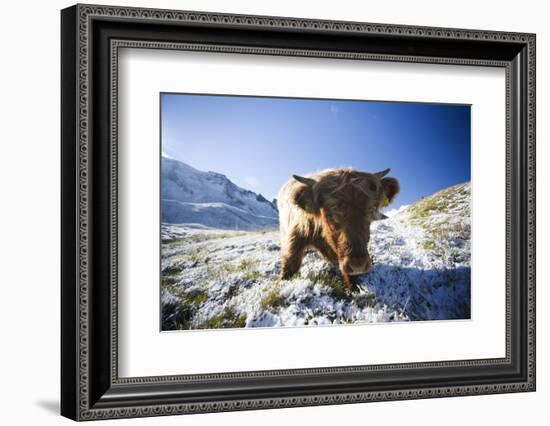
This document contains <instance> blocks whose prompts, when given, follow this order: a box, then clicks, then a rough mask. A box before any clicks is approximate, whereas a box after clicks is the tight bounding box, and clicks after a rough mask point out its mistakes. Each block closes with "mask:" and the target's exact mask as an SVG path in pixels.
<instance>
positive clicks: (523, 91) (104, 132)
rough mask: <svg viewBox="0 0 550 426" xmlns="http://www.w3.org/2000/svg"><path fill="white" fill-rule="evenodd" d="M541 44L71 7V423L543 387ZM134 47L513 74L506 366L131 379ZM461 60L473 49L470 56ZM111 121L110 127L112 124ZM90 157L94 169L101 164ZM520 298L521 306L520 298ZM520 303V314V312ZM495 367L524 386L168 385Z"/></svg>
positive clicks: (67, 257)
mask: <svg viewBox="0 0 550 426" xmlns="http://www.w3.org/2000/svg"><path fill="white" fill-rule="evenodd" d="M127 23H139V24H140V25H141V26H142V27H143V28H144V30H143V31H153V32H154V31H158V30H159V29H160V28H161V27H164V28H166V27H168V26H171V27H172V28H174V26H175V25H176V26H178V27H179V28H191V29H196V28H199V29H204V28H210V27H216V28H223V29H226V30H227V31H228V32H230V33H231V32H232V31H234V32H235V33H237V32H242V33H246V31H243V30H247V29H248V30H254V31H256V32H258V31H260V32H261V31H275V32H277V34H279V33H280V34H285V35H288V37H289V39H285V41H284V43H287V44H292V43H291V42H290V41H289V40H290V38H292V37H296V38H298V39H299V37H300V35H301V34H307V33H308V32H314V33H315V34H326V36H327V37H329V38H330V37H332V36H335V35H342V34H344V35H350V38H349V40H351V41H350V42H349V46H350V47H349V49H346V48H345V46H342V48H341V49H340V45H338V42H337V41H336V40H335V41H334V45H335V46H337V47H338V49H327V50H325V49H318V48H314V47H313V48H300V47H293V46H288V47H278V46H273V47H271V46H270V47H265V46H261V47H260V46H251V45H246V44H244V43H243V42H240V43H239V44H232V43H229V44H223V45H222V44H219V43H212V42H210V41H208V40H206V41H204V42H203V41H201V42H196V41H194V40H191V41H181V40H176V39H170V38H166V34H161V35H160V36H159V40H158V41H152V40H144V39H140V38H134V36H135V34H134V33H130V32H128V33H127V34H126V33H124V28H123V26H124V24H127ZM96 24H97V25H96ZM102 25H104V26H105V27H102ZM119 25H120V27H119ZM105 28H106V29H105ZM149 28H150V29H149ZM103 32H105V33H109V36H104V35H103ZM138 32H139V31H138ZM120 33H124V35H125V37H124V39H122V38H121V37H120V38H117V37H116V34H120ZM168 36H170V33H168ZM94 37H96V38H94ZM163 37H164V38H163ZM193 37H195V36H193ZM193 37H191V38H193ZM235 37H238V36H235ZM354 37H372V38H371V39H372V40H378V42H377V43H378V44H376V43H373V46H372V47H371V48H370V49H371V51H367V52H365V51H356V50H354V49H353V40H354ZM195 38H196V37H195ZM242 38H243V40H245V39H246V36H245V35H243V36H242ZM380 40H381V41H380ZM384 40H386V41H388V40H389V41H392V42H394V41H396V40H399V41H401V42H402V43H405V44H406V43H408V45H409V46H410V45H411V44H416V43H420V44H422V43H424V45H425V46H428V47H429V49H428V48H426V49H424V50H422V48H419V49H418V50H422V51H423V52H424V51H425V52H429V51H434V52H435V51H437V46H438V44H442V45H445V43H450V44H448V45H449V46H450V45H453V46H461V43H464V45H467V46H479V49H478V51H479V53H478V51H474V52H471V54H470V56H469V57H460V56H441V55H440V56H438V55H429V54H419V55H406V54H402V53H396V52H395V51H394V52H385V53H384V48H385V47H384V46H386V45H385V44H384ZM535 41H536V40H535V35H533V34H522V33H510V32H506V33H505V32H496V31H479V30H464V29H447V28H429V27H411V26H402V25H385V24H369V23H357V22H337V21H324V20H309V19H294V18H279V17H265V16H246V15H228V14H214V13H202V12H184V11H170V10H157V9H141V8H139V9H137V8H126V7H104V6H91V5H76V6H73V7H71V8H68V9H65V10H64V11H62V54H63V58H62V81H63V85H62V86H63V87H62V114H63V116H62V123H63V124H62V165H63V170H62V178H63V183H62V203H63V208H62V210H63V212H62V223H63V230H62V245H63V246H62V259H63V265H62V408H61V410H62V414H63V415H65V416H67V417H70V418H73V419H75V420H91V419H102V418H113V417H141V416H151V415H155V416H156V415H169V414H183V413H197V412H213V411H228V410H243V409H261V408H277V407H291V406H307V405H323V404H341V403H351V402H366V401H381V400H400V399H415V398H433V397H441V396H461V395H475V394H488V393H504V392H518V391H534V390H535V65H536V64H535ZM124 47H132V48H149V49H150V48H154V49H177V50H196V51H209V52H212V51H215V52H226V53H238V54H262V55H275V56H281V55H282V56H313V57H323V58H333V59H354V60H371V61H397V62H419V63H440V64H455V65H465V66H467V65H478V66H491V67H503V68H505V70H506V124H507V129H506V139H507V140H506V149H507V152H506V163H507V164H506V203H507V211H506V233H507V235H506V237H507V238H506V241H507V247H506V253H507V254H506V258H507V259H506V281H507V282H506V357H505V358H502V359H500V358H498V359H482V360H462V361H449V362H431V363H414V364H389V365H375V366H361V367H327V368H317V369H300V370H274V371H261V372H242V373H220V374H207V375H191V376H190V375H187V376H160V377H138V378H119V377H118V373H117V372H118V368H117V362H118V361H117V344H118V343H117V342H118V329H117V255H118V253H117V229H118V224H117V207H116V206H117V199H118V198H117V196H118V194H117V191H118V189H117V155H118V152H117V126H116V120H117V105H118V104H117V101H118V98H117V87H118V79H117V77H118V74H117V70H118V49H119V48H124ZM489 47H490V48H491V50H492V51H493V52H492V53H491V54H489V53H488V50H487V49H489ZM430 49H431V50H430ZM457 51H461V50H460V48H458V49H457ZM106 62H108V63H106ZM94 67H96V68H94ZM100 98H101V100H99V99H100ZM105 101H107V102H108V104H106V103H105ZM102 102H103V103H102ZM106 110H108V111H106ZM99 117H101V119H105V120H104V121H108V123H105V122H103V121H101V119H100V118H99ZM101 138H103V139H102V141H103V142H108V143H104V144H103V145H105V146H103V145H101V144H100V143H99V142H96V141H99V140H100V139H101ZM105 138H106V140H105ZM91 157H92V158H94V161H90V159H91ZM98 159H101V161H98ZM107 159H108V161H107ZM99 163H101V167H102V169H101V170H102V171H108V173H107V176H108V179H107V181H105V180H104V178H99V177H98V172H96V171H95V169H92V168H91V165H92V164H94V166H93V167H97V164H99ZM104 163H105V164H104ZM96 188H98V189H96ZM100 188H103V189H105V188H106V189H108V191H107V192H108V194H107V195H105V196H104V195H102V193H101V192H98V191H99V189H100ZM104 197H106V198H104ZM514 209H519V211H515V210H514ZM103 228H105V229H106V230H108V236H106V234H105V235H103V234H101V235H100V234H98V233H97V232H98V231H97V230H96V229H103ZM99 246H101V247H102V248H103V249H106V252H108V265H105V264H104V263H105V262H103V263H101V262H98V260H97V259H98V258H99V257H100V256H99V255H96V253H98V252H97V251H96V250H98V248H97V247H99ZM514 252H515V253H520V254H521V256H519V257H521V261H520V264H518V265H515V264H512V261H511V258H512V254H513V253H514ZM100 263H101V264H100ZM100 268H101V269H100ZM98 276H100V277H103V278H105V277H107V278H108V281H107V283H104V282H103V281H104V280H103V281H101V283H100V280H99V279H98ZM514 283H515V284H514ZM514 285H515V287H514ZM518 297H521V298H522V299H521V300H517V299H518ZM92 302H93V303H92ZM513 302H514V303H516V302H517V303H519V305H518V306H515V305H513ZM98 304H100V305H102V306H104V307H107V306H108V307H109V309H103V310H100V309H99V308H98V307H97V305H98ZM518 307H519V308H518ZM519 340H521V342H519ZM98 342H99V343H98ZM518 351H519V352H518ZM520 358H521V359H520ZM518 363H519V364H518ZM489 366H494V368H503V369H504V368H505V369H508V370H509V371H508V370H507V371H508V373H507V374H508V375H509V376H510V375H511V371H512V370H513V371H514V372H516V373H515V377H516V378H515V379H509V380H504V381H503V380H499V381H498V382H497V381H492V382H491V381H484V380H479V382H478V383H474V382H472V384H468V385H452V384H446V385H441V384H439V385H437V386H426V387H412V388H411V387H408V386H403V385H402V384H401V385H399V386H396V387H395V389H376V390H368V389H369V388H368V386H365V387H364V388H362V389H360V390H355V389H354V387H353V386H351V384H350V386H348V390H347V391H346V390H344V389H342V390H341V391H338V392H334V391H333V392H323V391H322V389H321V387H320V388H319V390H318V391H315V392H311V393H310V394H307V393H306V394H303V393H302V394H300V393H299V392H298V393H297V392H295V391H291V390H289V391H288V392H287V393H286V394H285V393H284V392H283V391H281V392H277V391H276V389H275V388H274V391H273V393H272V394H271V395H270V396H267V397H252V396H249V397H242V396H244V395H247V393H246V392H244V390H243V392H242V393H241V394H238V395H229V394H226V395H225V397H223V396H218V397H212V398H213V399H212V398H206V397H205V396H204V395H203V394H202V393H201V394H200V397H199V396H196V397H194V398H193V396H192V395H191V397H189V395H186V396H185V397H183V396H182V397H181V398H180V399H177V398H176V399H173V398H172V399H169V398H168V397H166V396H165V395H164V394H163V390H162V388H163V387H164V388H165V389H166V388H167V387H172V388H171V389H173V386H184V385H185V384H187V385H193V386H197V387H198V388H200V389H201V391H202V392H204V393H208V392H209V391H208V390H207V389H206V387H208V385H209V386H210V387H212V386H213V385H216V386H219V385H220V383H222V382H227V381H228V380H234V379H239V380H244V379H248V380H250V381H251V382H253V383H254V385H260V383H259V381H262V380H263V381H264V382H263V383H262V384H261V385H262V386H264V387H265V386H266V383H267V381H269V380H270V379H276V378H285V379H289V378H292V377H296V376H300V377H301V378H302V379H303V378H304V377H305V376H311V377H314V378H315V380H317V379H318V380H320V381H321V382H327V381H330V377H331V376H334V375H339V376H340V377H341V376H342V375H344V376H346V377H347V376H350V383H351V382H352V381H353V380H356V379H357V378H356V377H355V376H357V375H358V374H360V373H362V374H363V373H364V374H367V375H368V374H369V373H376V372H388V374H389V372H393V373H392V374H396V377H397V375H398V374H402V373H403V372H406V371H408V370H417V371H419V370H430V371H432V370H433V371H436V370H439V372H436V373H433V374H434V375H435V376H438V375H439V376H440V375H442V374H444V373H443V371H451V370H450V369H453V368H455V369H456V368H459V369H472V368H474V367H478V368H481V367H485V368H487V367H489ZM352 376H353V377H352ZM512 376H513V375H512ZM361 377H363V376H361ZM365 377H366V376H365ZM434 381H435V379H434ZM289 386H290V385H289ZM319 386H320V385H319ZM369 386H371V387H372V384H371V385H369ZM138 387H139V389H140V393H141V394H143V393H147V392H149V393H150V397H148V398H147V397H139V396H136V393H135V392H136V389H137V388H138ZM203 387H204V389H203ZM144 389H145V390H144ZM289 389H290V388H289ZM358 389H359V388H358ZM163 395H164V396H163ZM197 395H199V394H198V393H197ZM239 396H241V397H239Z"/></svg>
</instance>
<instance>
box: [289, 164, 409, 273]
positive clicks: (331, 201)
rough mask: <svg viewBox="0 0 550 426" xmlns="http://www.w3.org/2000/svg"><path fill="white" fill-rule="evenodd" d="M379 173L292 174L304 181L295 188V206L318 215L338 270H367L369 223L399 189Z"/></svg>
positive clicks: (352, 171) (393, 181)
mask: <svg viewBox="0 0 550 426" xmlns="http://www.w3.org/2000/svg"><path fill="white" fill-rule="evenodd" d="M388 172H389V169H387V170H384V171H382V172H378V173H363V172H358V171H354V170H347V169H344V170H337V171H334V172H333V173H330V174H327V175H324V176H322V177H321V178H320V179H319V180H318V181H317V180H314V179H311V178H302V177H300V176H294V179H296V180H297V181H299V182H301V183H302V184H303V185H302V186H301V187H300V188H299V190H297V191H296V192H295V197H294V200H295V202H296V204H297V205H298V206H300V207H301V208H303V209H304V210H306V211H307V212H309V213H310V214H314V215H317V216H318V217H319V218H320V219H321V222H322V227H321V228H322V232H323V237H324V239H325V240H326V241H327V243H328V244H329V245H330V246H331V248H332V249H333V251H334V252H335V253H336V255H337V256H338V263H339V266H340V270H341V271H342V272H345V273H347V274H349V275H356V274H362V273H365V272H367V270H368V269H369V267H370V265H371V263H372V262H371V259H370V256H369V253H368V250H367V245H368V243H369V239H370V224H371V221H372V219H373V217H374V216H375V214H376V213H377V211H378V209H379V208H380V207H381V206H383V205H387V204H388V203H389V202H391V201H392V200H393V198H394V197H395V195H396V194H397V193H398V192H399V182H398V181H397V179H395V178H391V177H384V176H385V175H386V174H387V173H388Z"/></svg>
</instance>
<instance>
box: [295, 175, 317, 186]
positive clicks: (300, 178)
mask: <svg viewBox="0 0 550 426" xmlns="http://www.w3.org/2000/svg"><path fill="white" fill-rule="evenodd" d="M292 177H293V178H294V179H296V180H297V181H298V182H300V183H303V184H304V185H307V186H312V185H313V184H314V183H315V179H311V178H307V177H303V176H298V175H292Z"/></svg>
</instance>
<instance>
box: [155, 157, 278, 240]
mask: <svg viewBox="0 0 550 426" xmlns="http://www.w3.org/2000/svg"><path fill="white" fill-rule="evenodd" d="M161 176H162V180H161V185H162V189H161V198H162V221H163V223H199V224H203V225H207V226H210V227H220V228H226V229H227V228H230V229H258V228H265V227H276V226H277V224H278V212H277V209H276V208H275V207H274V206H273V205H272V204H271V203H270V202H269V201H268V200H266V199H265V198H264V197H263V196H262V195H261V194H256V193H255V192H253V191H250V190H247V189H243V188H241V187H239V186H237V185H235V184H234V183H233V182H232V181H231V180H229V179H228V178H227V176H225V175H223V174H221V173H217V172H213V171H208V172H204V171H200V170H197V169H195V168H193V167H192V166H190V165H188V164H186V163H184V162H182V161H179V160H175V159H172V158H168V157H167V156H165V155H163V157H162V163H161ZM224 215H225V216H224Z"/></svg>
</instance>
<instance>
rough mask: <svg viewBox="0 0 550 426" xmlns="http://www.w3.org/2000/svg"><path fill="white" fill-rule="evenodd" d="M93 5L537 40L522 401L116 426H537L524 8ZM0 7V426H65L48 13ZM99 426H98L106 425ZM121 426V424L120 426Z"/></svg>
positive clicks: (543, 362)
mask: <svg viewBox="0 0 550 426" xmlns="http://www.w3.org/2000/svg"><path fill="white" fill-rule="evenodd" d="M102 3H103V4H118V5H121V4H122V5H129V6H130V5H131V6H142V7H162V8H173V9H188V10H205V11H218V12H231V13H245V14H265V15H279V16H296V17H305V18H324V19H338V20H355V21H369V22H381V23H398V24H412V25H429V26H444V27H461V28H476V29H493V30H504V31H526V32H535V33H537V55H538V57H537V67H538V70H537V78H538V82H537V97H538V100H537V107H538V114H537V115H538V125H537V132H538V138H537V139H538V150H537V163H538V165H539V167H538V176H537V179H538V185H537V186H538V191H537V193H538V194H537V196H538V219H539V221H538V232H537V235H538V237H537V241H538V256H537V257H538V260H539V261H538V264H539V268H538V289H537V291H538V293H537V300H538V309H537V314H538V332H537V337H538V345H537V348H538V374H537V378H538V390H537V392H536V393H530V394H509V395H492V396H481V397H463V398H452V399H434V400H421V401H402V402H386V403H374V404H360V405H345V406H327V407H316V408H293V409H284V410H270V411H256V412H239V413H224V414H208V415H200V416H199V415H195V416H186V417H168V418H155V419H151V418H148V419H133V420H117V421H116V422H119V423H118V424H134V425H139V424H159V425H161V424H164V425H168V424H181V423H182V422H185V423H186V424H189V425H215V424H229V425H231V424H238V425H239V426H245V425H257V424H263V425H270V424H273V425H275V424H295V423H296V424H298V423H303V422H314V423H315V424H316V425H318V426H320V425H329V424H337V423H341V422H350V423H351V424H354V423H357V424H359V423H360V424H366V423H370V424H380V423H384V424H386V423H389V424H407V425H432V424H434V425H435V424H445V425H448V426H452V425H462V426H463V425H469V424H475V423H478V422H480V421H490V422H491V423H493V424H495V425H512V424H524V423H526V422H528V421H531V422H533V423H534V424H544V423H545V420H546V419H547V418H548V409H547V405H548V401H549V400H550V368H548V364H549V363H550V360H549V351H548V342H549V341H550V337H549V335H550V316H549V315H548V314H547V313H546V309H545V308H546V306H547V304H550V298H549V294H550V292H549V291H548V289H547V288H546V283H547V282H548V279H549V274H548V271H547V270H546V269H545V261H546V260H547V259H548V258H549V257H550V251H549V245H548V242H547V241H545V239H546V240H547V239H548V237H550V234H549V232H548V224H547V223H545V221H544V218H545V217H549V216H550V211H549V208H550V203H549V202H548V199H547V198H546V197H545V195H546V194H545V192H547V191H545V188H547V187H548V186H549V185H550V181H549V177H550V168H548V167H545V165H546V164H547V163H548V161H550V155H549V154H550V152H549V146H548V144H547V143H546V142H547V139H548V136H549V134H548V133H549V130H550V126H549V125H548V124H547V123H548V121H547V120H545V117H547V116H548V115H549V114H550V105H549V102H550V96H549V93H548V78H549V77H548V76H550V50H549V45H550V27H548V25H547V19H546V17H547V12H546V11H545V8H544V2H541V1H536V0H524V1H522V2H517V1H508V0H501V1H494V0H493V1H486V2H480V1H472V0H462V1H460V2H453V3H445V4H444V3H443V2H440V1H427V0H416V1H407V0H400V1H393V2H389V1H386V2H359V1H357V2H354V1H351V0H339V1H337V2H335V1H330V2H321V1H319V0H318V1H305V0H304V1H301V2H299V1H296V0H277V1H275V0H269V1H263V2H258V1H256V2H255V1H252V0H232V1H231V2H227V1H223V0H202V1H201V0H181V1H177V0H160V1H153V0H148V1H144V0H132V1H128V0H120V1H114V2H113V1H108V0H104V1H103V2H102ZM71 4H72V3H71V2H67V1H60V0H55V1H54V0H52V1H48V2H38V1H24V2H23V1H22V2H15V1H11V2H9V3H7V4H3V7H2V18H3V19H2V25H1V26H0V31H1V37H0V40H1V41H0V43H1V46H2V48H1V54H2V56H1V58H2V62H1V65H0V75H1V78H0V105H1V113H2V114H1V117H2V120H1V122H0V123H1V124H0V178H1V179H0V185H1V186H0V187H1V196H2V204H1V207H0V289H1V292H2V294H1V296H0V324H1V334H0V338H1V339H2V340H1V344H0V401H1V407H2V408H1V410H0V418H1V419H2V423H3V424H6V425H17V424H31V425H32V424H40V425H50V424H52V425H53V424H68V423H69V420H67V419H64V418H61V417H59V415H58V409H59V408H58V407H59V265H60V259H59V232H60V230H59V227H60V224H59V166H60V165H59V78H60V77H59V62H60V58H59V32H60V30H59V9H61V8H64V7H66V6H69V5H71ZM114 422H115V421H107V422H105V423H102V424H111V423H113V424H117V423H114ZM129 422H131V423H129Z"/></svg>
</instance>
